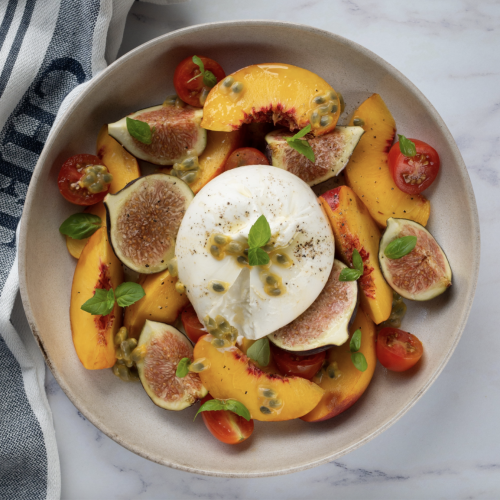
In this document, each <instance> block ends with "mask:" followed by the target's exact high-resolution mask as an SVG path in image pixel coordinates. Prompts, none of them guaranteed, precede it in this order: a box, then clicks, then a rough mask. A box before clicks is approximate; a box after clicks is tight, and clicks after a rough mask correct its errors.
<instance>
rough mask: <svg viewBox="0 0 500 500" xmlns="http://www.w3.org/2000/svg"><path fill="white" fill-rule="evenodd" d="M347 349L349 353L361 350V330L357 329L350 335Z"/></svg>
mask: <svg viewBox="0 0 500 500" xmlns="http://www.w3.org/2000/svg"><path fill="white" fill-rule="evenodd" d="M349 349H350V350H351V352H356V351H359V350H360V349H361V330H360V329H359V328H358V329H357V330H356V331H355V332H354V333H353V334H352V337H351V341H350V342H349ZM362 371H364V370H362Z"/></svg>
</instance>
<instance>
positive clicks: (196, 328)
mask: <svg viewBox="0 0 500 500" xmlns="http://www.w3.org/2000/svg"><path fill="white" fill-rule="evenodd" d="M181 320H182V324H183V326H184V330H186V333H187V336H188V337H189V340H191V342H193V343H194V344H196V342H198V339H199V338H200V337H202V336H203V335H206V334H207V333H208V332H207V331H206V330H204V329H203V328H204V327H203V325H202V324H201V323H200V320H199V319H198V316H197V315H196V312H195V310H194V307H193V306H192V305H191V304H190V305H189V306H187V307H186V308H185V309H184V310H183V311H182V313H181Z"/></svg>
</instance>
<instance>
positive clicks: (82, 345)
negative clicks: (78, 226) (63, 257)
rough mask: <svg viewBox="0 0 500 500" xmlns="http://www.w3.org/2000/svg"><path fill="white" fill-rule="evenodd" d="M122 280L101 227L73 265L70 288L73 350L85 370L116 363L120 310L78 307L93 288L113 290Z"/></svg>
mask: <svg viewBox="0 0 500 500" xmlns="http://www.w3.org/2000/svg"><path fill="white" fill-rule="evenodd" d="M122 282H123V267H122V264H121V262H120V261H119V260H118V259H117V258H116V256H115V254H114V252H113V250H112V248H111V245H110V244H109V242H108V235H107V233H106V228H105V227H101V228H100V229H98V230H97V231H96V232H95V233H94V234H93V235H92V236H91V237H90V239H89V242H88V243H87V245H85V248H84V249H83V252H82V255H81V256H80V259H79V260H78V263H77V265H76V269H75V274H74V276H73V285H72V287H71V303H70V310H69V315H70V321H71V333H72V335H73V343H74V345H75V350H76V353H77V355H78V357H79V358H80V361H81V362H82V364H83V366H84V367H85V368H87V369H88V370H98V369H101V368H111V367H112V366H113V365H114V364H115V361H116V359H115V345H114V336H115V334H116V332H117V331H118V329H119V328H120V326H121V323H122V322H121V318H122V309H121V307H119V306H118V304H116V303H115V306H114V309H113V310H112V311H111V312H110V313H109V314H108V315H107V316H99V315H96V316H93V315H91V314H90V313H88V312H85V311H83V310H82V309H81V307H82V305H83V304H84V303H85V302H86V301H87V300H88V299H90V298H91V297H92V296H93V295H94V293H95V290H96V288H102V289H105V290H109V289H110V288H113V289H115V288H116V287H117V286H118V285H120V284H121V283H122Z"/></svg>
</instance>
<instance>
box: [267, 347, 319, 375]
mask: <svg viewBox="0 0 500 500" xmlns="http://www.w3.org/2000/svg"><path fill="white" fill-rule="evenodd" d="M271 351H272V353H273V359H274V361H275V362H276V364H277V365H278V368H279V369H280V370H281V372H282V373H284V374H285V375H296V376H297V377H302V378H305V379H307V380H311V379H312V378H313V377H314V375H316V373H318V372H319V370H320V368H321V367H322V365H323V361H324V360H325V357H326V351H322V352H318V353H317V354H311V355H309V356H297V355H296V354H293V353H291V352H289V351H285V350H283V349H280V348H279V347H277V346H275V345H273V344H271Z"/></svg>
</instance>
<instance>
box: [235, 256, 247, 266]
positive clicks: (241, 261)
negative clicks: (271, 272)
mask: <svg viewBox="0 0 500 500" xmlns="http://www.w3.org/2000/svg"><path fill="white" fill-rule="evenodd" d="M236 260H237V261H238V264H241V265H242V266H246V265H247V264H248V258H247V257H245V256H244V255H240V256H239V257H238V258H237V259H236Z"/></svg>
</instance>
